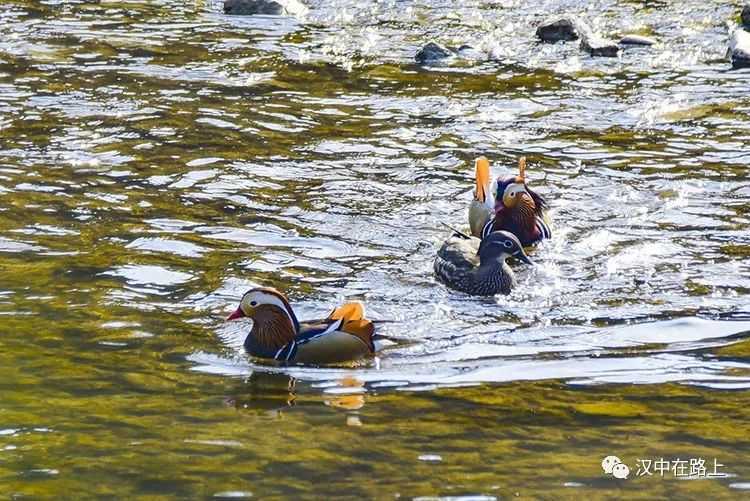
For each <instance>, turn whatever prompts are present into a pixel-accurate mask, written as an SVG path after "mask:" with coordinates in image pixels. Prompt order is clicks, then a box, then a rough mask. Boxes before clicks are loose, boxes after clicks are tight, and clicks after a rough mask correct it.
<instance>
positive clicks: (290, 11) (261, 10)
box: [224, 0, 307, 16]
mask: <svg viewBox="0 0 750 501" xmlns="http://www.w3.org/2000/svg"><path fill="white" fill-rule="evenodd" d="M305 11H307V7H305V6H304V5H303V4H301V3H300V2H298V1H297V0H279V1H278V2H277V1H274V0H224V13H225V14H230V15H235V16H252V15H265V16H284V15H292V16H294V15H299V14H303V13H304V12H305Z"/></svg>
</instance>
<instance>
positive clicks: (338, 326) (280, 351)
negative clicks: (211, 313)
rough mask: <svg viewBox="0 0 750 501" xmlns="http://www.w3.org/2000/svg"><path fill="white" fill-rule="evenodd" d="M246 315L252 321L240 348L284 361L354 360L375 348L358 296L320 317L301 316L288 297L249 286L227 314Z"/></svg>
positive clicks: (313, 362)
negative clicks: (319, 318) (326, 315)
mask: <svg viewBox="0 0 750 501" xmlns="http://www.w3.org/2000/svg"><path fill="white" fill-rule="evenodd" d="M242 317H248V318H251V319H252V320H253V327H252V329H251V330H250V333H249V334H248V335H247V337H246V338H245V343H244V346H245V350H247V352H248V353H250V354H251V355H253V356H256V357H260V358H272V359H274V360H279V361H284V362H298V363H312V364H329V363H336V362H345V361H349V360H355V359H358V358H362V357H365V356H367V355H371V354H373V353H375V351H376V350H377V349H378V348H379V346H378V343H377V340H376V338H377V336H375V334H374V331H375V326H374V324H373V323H372V322H371V321H370V320H367V319H366V318H365V309H364V306H363V305H362V303H360V302H351V303H346V304H344V305H342V306H340V307H338V308H336V309H334V310H333V311H332V312H331V314H330V315H328V317H326V318H325V319H322V320H312V321H307V322H300V321H298V320H297V316H296V315H295V314H294V310H292V307H291V306H290V305H289V301H288V300H287V298H286V297H285V296H284V294H282V293H281V292H279V291H277V290H276V289H272V288H267V287H260V288H256V289H250V290H249V291H247V292H246V293H245V295H244V296H242V300H241V301H240V305H239V307H238V308H237V310H236V311H235V312H234V313H232V314H231V315H229V318H227V320H234V319H236V318H242Z"/></svg>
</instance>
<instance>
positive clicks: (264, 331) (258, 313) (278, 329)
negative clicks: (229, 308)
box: [227, 287, 299, 349]
mask: <svg viewBox="0 0 750 501" xmlns="http://www.w3.org/2000/svg"><path fill="white" fill-rule="evenodd" d="M243 317H247V318H250V319H252V320H253V328H252V330H251V331H250V334H249V335H248V337H247V339H246V340H245V345H246V347H247V345H248V343H252V344H258V345H260V346H261V347H262V348H263V349H279V348H281V347H283V346H284V345H286V344H287V343H289V342H290V341H292V340H293V339H294V337H295V336H296V335H297V333H298V332H299V321H298V320H297V316H296V315H295V314H294V310H292V307H291V306H290V304H289V301H288V300H287V298H286V296H284V294H282V293H281V292H279V291H277V290H276V289H273V288H270V287H258V288H255V289H250V290H249V291H247V292H246V293H245V295H244V296H242V300H240V305H239V306H238V307H237V310H235V312H234V313H232V314H231V315H229V317H227V320H235V319H238V318H243Z"/></svg>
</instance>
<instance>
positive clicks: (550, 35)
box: [536, 17, 581, 42]
mask: <svg viewBox="0 0 750 501" xmlns="http://www.w3.org/2000/svg"><path fill="white" fill-rule="evenodd" d="M580 31H581V30H580V28H579V22H578V21H576V20H575V19H573V18H570V17H559V18H556V19H552V20H550V21H545V22H543V23H542V24H540V25H539V26H537V28H536V36H537V37H539V38H540V39H541V40H542V41H543V42H559V41H560V40H566V41H570V40H578V39H579V38H580Z"/></svg>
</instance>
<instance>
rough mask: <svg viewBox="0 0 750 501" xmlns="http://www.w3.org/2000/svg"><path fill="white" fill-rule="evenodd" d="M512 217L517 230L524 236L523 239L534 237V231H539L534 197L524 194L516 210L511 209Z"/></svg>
mask: <svg viewBox="0 0 750 501" xmlns="http://www.w3.org/2000/svg"><path fill="white" fill-rule="evenodd" d="M510 219H511V221H512V224H513V226H514V227H515V228H516V231H517V232H518V233H520V236H522V237H523V238H522V240H529V239H533V237H534V232H536V231H537V230H536V204H534V199H532V198H531V197H530V196H528V195H524V196H523V197H522V198H521V200H520V201H519V203H518V206H516V208H515V210H513V211H511V213H510Z"/></svg>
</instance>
